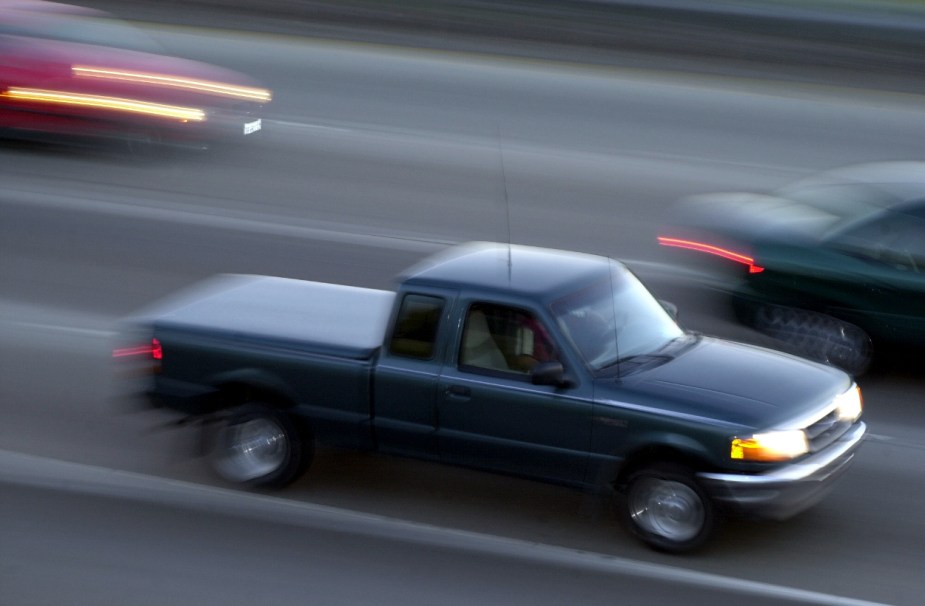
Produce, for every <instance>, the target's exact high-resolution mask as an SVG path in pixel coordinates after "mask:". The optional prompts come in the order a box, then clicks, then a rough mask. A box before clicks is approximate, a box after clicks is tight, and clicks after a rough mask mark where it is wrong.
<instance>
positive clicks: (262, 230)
mask: <svg viewBox="0 0 925 606" xmlns="http://www.w3.org/2000/svg"><path fill="white" fill-rule="evenodd" d="M6 193H7V194H8V197H7V198H6V199H5V200H4V201H3V203H4V204H17V205H26V206H36V207H41V208H52V209H62V210H75V209H76V210H80V211H83V212H95V213H98V214H104V215H110V216H117V217H123V218H131V219H143V220H153V221H162V222H165V223H176V224H182V225H195V226H199V227H206V228H211V229H227V230H234V231H242V232H246V233H257V234H264V235H271V236H285V237H294V238H304V239H311V240H319V241H323V242H338V243H344V244H357V245H365V246H372V247H379V248H386V249H394V250H404V251H410V252H428V253H429V252H435V251H437V250H439V249H441V248H443V247H445V246H447V245H449V244H455V243H456V242H453V241H446V240H435V239H428V238H426V237H423V236H421V237H418V236H416V235H413V234H409V235H404V234H401V235H399V234H376V233H361V232H358V231H355V230H354V231H351V230H350V227H351V226H349V225H330V226H326V227H313V226H311V225H298V224H294V223H289V224H282V223H276V222H272V221H267V220H265V219H262V218H260V215H258V214H256V213H247V212H242V211H237V212H235V211H230V210H227V209H217V210H216V213H217V212H222V213H224V214H223V215H219V214H215V213H209V212H196V211H193V210H189V209H188V208H186V209H184V208H179V207H173V206H163V205H160V206H154V205H145V204H144V202H143V201H142V200H133V201H132V203H131V204H127V203H121V202H114V201H106V200H100V199H90V198H78V197H74V196H67V195H63V194H57V193H38V192H33V191H22V190H19V191H13V190H12V189H7V190H6ZM280 220H281V221H282V220H287V221H293V222H294V221H296V220H297V219H295V218H287V217H280ZM354 229H355V228H354Z"/></svg>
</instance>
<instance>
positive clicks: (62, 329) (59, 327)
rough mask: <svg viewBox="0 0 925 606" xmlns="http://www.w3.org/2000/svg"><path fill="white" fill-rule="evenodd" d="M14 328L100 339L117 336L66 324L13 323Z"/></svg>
mask: <svg viewBox="0 0 925 606" xmlns="http://www.w3.org/2000/svg"><path fill="white" fill-rule="evenodd" d="M11 324H12V325H13V326H21V327H23V328H30V329H35V330H45V331H49V332H59V333H67V334H73V335H80V336H86V337H99V338H101V339H106V338H111V337H113V336H115V334H116V333H115V331H112V330H100V329H96V328H81V327H79V326H66V325H64V324H45V323H41V322H19V321H15V320H14V321H13V322H11Z"/></svg>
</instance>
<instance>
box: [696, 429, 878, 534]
mask: <svg viewBox="0 0 925 606" xmlns="http://www.w3.org/2000/svg"><path fill="white" fill-rule="evenodd" d="M866 431H867V426H866V425H865V424H864V423H863V422H859V423H857V424H855V425H854V426H852V427H851V429H849V430H848V431H847V432H846V433H845V434H844V435H842V436H841V437H840V438H839V439H838V440H837V441H835V442H834V443H832V444H830V445H829V446H827V447H826V448H825V449H824V450H822V451H821V452H818V453H816V454H814V455H812V456H810V457H807V458H806V459H803V460H801V461H799V462H797V463H793V464H791V465H788V466H786V467H781V468H778V469H774V470H773V471H769V472H767V473H763V474H728V473H700V474H698V479H699V480H700V482H701V483H702V485H703V486H704V488H705V489H706V491H707V492H708V493H709V494H710V496H711V497H712V498H713V500H714V501H715V502H716V503H718V504H720V505H721V506H723V507H724V508H725V509H727V510H729V511H731V512H734V513H738V514H742V515H748V516H752V517H758V518H767V519H773V520H783V519H786V518H789V517H792V516H794V515H796V514H798V513H800V512H801V511H804V510H806V509H808V508H809V507H812V506H813V505H815V504H816V503H818V502H819V501H820V500H821V499H822V498H823V497H825V496H826V495H827V494H828V493H829V492H830V491H831V489H832V487H833V486H834V484H835V481H836V480H837V479H838V478H839V477H840V476H841V475H842V474H843V473H844V472H845V470H847V468H848V465H849V463H851V461H852V460H853V459H854V454H855V451H856V450H857V449H858V447H859V446H860V445H861V442H862V440H863V439H864V434H865V432H866Z"/></svg>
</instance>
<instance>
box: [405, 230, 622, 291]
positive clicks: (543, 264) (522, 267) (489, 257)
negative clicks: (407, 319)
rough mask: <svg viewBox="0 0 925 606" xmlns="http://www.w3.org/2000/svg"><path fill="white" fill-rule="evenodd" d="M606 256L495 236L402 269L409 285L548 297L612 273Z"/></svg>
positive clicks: (611, 264)
mask: <svg viewBox="0 0 925 606" xmlns="http://www.w3.org/2000/svg"><path fill="white" fill-rule="evenodd" d="M614 264H617V265H619V266H620V267H622V265H621V264H618V263H617V262H616V261H613V260H612V259H609V258H607V257H602V256H598V255H590V254H584V253H576V252H570V251H563V250H555V249H549V248H538V247H534V246H524V245H519V244H503V243H495V242H471V243H468V244H461V245H458V246H454V247H452V248H449V249H447V250H446V251H444V252H441V253H438V254H436V255H434V256H432V257H430V258H428V259H425V260H424V261H422V262H421V263H419V264H417V265H415V266H413V267H411V268H410V269H408V270H407V271H406V272H404V273H403V274H402V275H401V276H400V279H401V280H402V281H403V282H404V284H406V285H408V286H416V285H417V286H421V285H426V286H437V287H445V288H460V287H462V288H469V289H475V290H479V289H481V290H483V291H491V292H503V293H505V294H507V295H510V294H515V295H516V294H521V295H525V296H529V297H532V298H535V299H536V298H538V299H542V300H549V299H552V298H558V297H559V296H562V295H564V294H567V293H569V292H572V291H574V290H575V289H576V288H579V287H580V286H582V285H584V284H587V283H589V282H591V281H594V280H596V279H600V278H603V277H604V276H607V275H608V268H612V267H613V265H614Z"/></svg>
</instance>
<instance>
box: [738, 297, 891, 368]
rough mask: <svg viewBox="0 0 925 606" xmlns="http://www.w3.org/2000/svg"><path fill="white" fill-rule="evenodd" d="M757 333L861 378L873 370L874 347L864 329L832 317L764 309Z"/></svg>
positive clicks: (776, 307) (758, 314)
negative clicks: (871, 368)
mask: <svg viewBox="0 0 925 606" xmlns="http://www.w3.org/2000/svg"><path fill="white" fill-rule="evenodd" d="M754 326H755V328H756V329H757V330H759V331H761V332H763V333H765V334H767V335H769V336H771V337H774V338H775V339H777V340H779V341H781V342H783V343H786V344H787V345H789V346H791V347H792V348H793V349H794V351H795V353H798V354H801V355H803V356H805V357H807V358H810V359H812V360H817V361H819V362H824V363H826V364H830V365H832V366H836V367H838V368H841V369H842V370H844V371H845V372H847V373H849V374H851V375H854V376H859V375H862V374H864V373H865V372H866V371H867V369H868V368H869V367H870V363H871V359H872V357H873V345H872V343H871V340H870V337H869V336H868V335H867V333H865V332H864V331H863V330H862V329H861V328H859V327H857V326H855V325H854V324H850V323H848V322H845V321H843V320H839V319H837V318H833V317H832V316H829V315H826V314H822V313H817V312H812V311H806V310H803V309H796V308H793V307H786V306H783V305H762V306H760V307H759V308H758V309H757V310H756V312H755V316H754Z"/></svg>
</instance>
